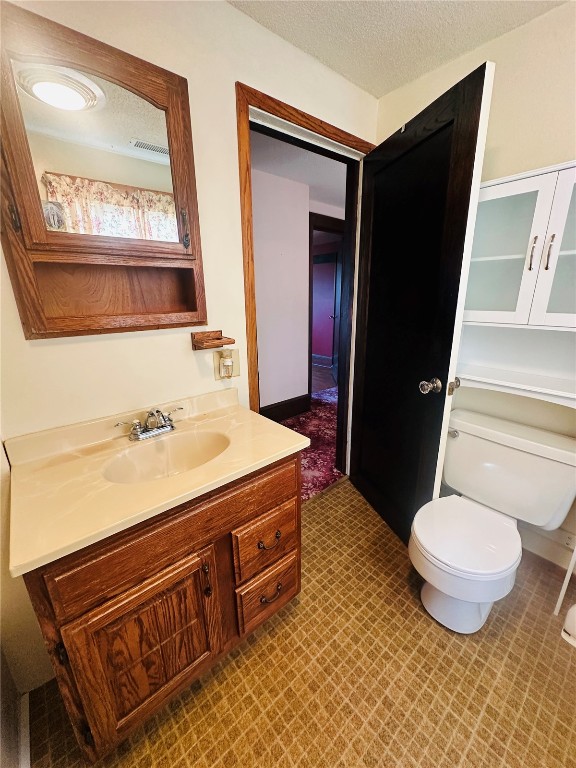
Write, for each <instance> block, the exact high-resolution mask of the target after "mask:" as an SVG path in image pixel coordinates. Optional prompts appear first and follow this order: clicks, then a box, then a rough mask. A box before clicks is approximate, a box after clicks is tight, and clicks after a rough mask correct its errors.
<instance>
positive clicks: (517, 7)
mask: <svg viewBox="0 0 576 768" xmlns="http://www.w3.org/2000/svg"><path fill="white" fill-rule="evenodd" d="M228 1H229V2H230V4H231V5H233V6H235V7H236V8H238V10H240V11H242V12H243V13H245V14H247V15H248V16H250V17H251V18H253V19H254V20H255V21H257V22H258V23H259V24H262V26H264V27H266V28H267V29H269V30H271V31H272V32H275V33H276V34H277V35H279V36H280V37H282V38H284V39H285V40H287V41H288V42H290V43H292V44H293V45H295V46H296V47H297V48H300V49H301V50H303V51H305V52H306V53H309V54H310V55H311V56H314V57H315V58H316V59H318V60H319V61H321V62H322V63H323V64H325V65H326V66H327V67H330V69H333V70H334V71H335V72H339V73H340V74H341V75H343V76H344V77H345V78H346V79H347V80H350V81H351V82H353V83H355V84H356V85H358V86H360V88H362V89H364V90H365V91H368V93H371V94H372V95H373V96H376V97H378V98H379V97H380V96H383V95H384V94H386V93H389V92H390V91H393V90H394V89H395V88H399V87H400V86H401V85H404V84H405V83H408V82H410V81H412V80H415V79H416V78H418V77H420V76H421V75H423V74H424V73H426V72H429V71H430V70H433V69H436V68H437V67H440V66H442V64H445V63H446V62H448V61H451V60H452V59H455V58H457V57H458V56H460V55H462V54H463V53H466V52H467V51H471V50H473V49H474V48H478V46H480V45H482V44H483V43H485V42H488V41H489V40H492V39H494V38H495V37H499V36H500V35H503V34H505V33H506V32H509V31H510V30H512V29H515V28H516V27H519V26H521V25H522V24H526V23H527V22H528V21H530V20H531V19H533V18H535V17H536V16H540V15H541V14H543V13H546V12H547V11H550V10H552V8H554V7H556V6H558V5H563V2H554V0H545V1H542V0H428V1H425V0H370V1H368V2H366V1H365V0H266V2H262V0H228Z"/></svg>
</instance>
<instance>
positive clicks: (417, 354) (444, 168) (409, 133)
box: [350, 64, 493, 541]
mask: <svg viewBox="0 0 576 768" xmlns="http://www.w3.org/2000/svg"><path fill="white" fill-rule="evenodd" d="M492 71H493V65H489V64H485V65H483V66H482V67H480V68H479V69H477V70H475V71H474V72H473V73H472V74H470V75H469V76H468V77H466V78H465V79H464V80H462V81H461V82H460V83H458V84H457V85H455V86H454V87H453V88H451V89H450V90H449V91H447V92H446V93H444V94H443V95H442V96H440V98H438V99H437V100H436V101H434V103H433V104H431V105H430V106H428V107H427V108H426V109H425V110H424V111H423V112H421V113H420V114H419V115H418V116H417V117H415V118H414V119H413V120H411V121H410V122H409V123H408V124H406V126H404V127H403V128H402V129H401V130H400V131H398V132H397V133H395V134H394V135H393V136H391V137H390V138H389V139H387V140H386V141H385V142H384V143H383V144H381V145H380V146H379V147H377V148H376V149H375V150H373V151H372V152H371V153H370V154H369V155H367V156H366V158H365V160H364V171H363V182H362V214H361V215H362V222H361V232H360V268H359V294H358V321H357V330H356V363H355V368H354V408H353V415H352V440H351V467H350V469H351V472H350V475H351V479H352V482H353V483H354V484H355V485H356V486H357V488H358V489H359V490H360V491H361V492H362V493H363V494H364V496H365V497H366V498H367V499H368V501H369V502H370V503H371V504H372V505H373V506H374V507H375V509H376V510H377V511H378V512H379V514H380V515H381V516H382V517H383V518H384V519H385V520H386V522H387V523H388V524H389V525H390V527H391V528H392V529H393V530H394V531H395V532H396V533H397V534H398V535H399V536H400V537H401V538H402V539H403V540H404V541H407V540H408V538H409V535H410V528H411V524H412V519H413V517H414V515H415V513H416V511H417V510H418V508H419V507H420V506H421V505H422V504H424V503H425V502H426V501H429V500H430V499H431V498H432V497H433V494H434V492H435V490H436V491H437V489H438V486H439V472H441V464H442V459H443V455H442V454H443V444H444V440H445V432H446V430H447V415H448V410H449V407H448V406H449V404H448V403H447V402H446V392H447V385H448V381H449V377H450V376H451V375H453V373H454V369H455V364H456V359H455V358H456V353H457V349H456V347H457V341H458V339H459V333H458V332H457V333H456V337H457V338H456V339H455V325H456V326H457V327H458V326H459V319H461V316H462V310H463V306H462V305H463V297H462V298H461V300H460V301H459V286H460V277H461V272H462V274H463V276H464V277H465V276H466V274H467V268H468V260H469V250H470V247H471V236H472V232H473V225H474V218H475V208H476V200H477V195H478V186H479V181H480V168H481V165H482V153H483V147H484V133H485V129H486V122H487V102H488V97H484V96H483V94H484V91H485V87H486V92H487V93H489V90H490V85H491V80H492ZM463 256H465V258H464V261H463ZM464 285H465V283H464ZM455 341H456V344H455V343H454V342H455ZM433 377H436V378H438V379H440V381H441V382H442V390H441V392H440V393H435V392H430V393H428V394H426V395H424V394H422V393H421V391H420V389H419V384H420V382H421V381H429V380H430V379H432V378H433Z"/></svg>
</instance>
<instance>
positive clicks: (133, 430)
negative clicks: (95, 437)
mask: <svg viewBox="0 0 576 768" xmlns="http://www.w3.org/2000/svg"><path fill="white" fill-rule="evenodd" d="M125 424H126V425H129V426H130V437H138V435H139V434H140V433H141V432H142V422H141V421H140V419H134V421H119V422H118V423H117V424H114V426H115V427H122V426H124V425H125Z"/></svg>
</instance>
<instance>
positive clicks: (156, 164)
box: [2, 3, 207, 338]
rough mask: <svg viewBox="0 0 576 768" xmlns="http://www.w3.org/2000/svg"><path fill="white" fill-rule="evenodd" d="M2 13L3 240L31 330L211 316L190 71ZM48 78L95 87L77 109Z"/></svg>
mask: <svg viewBox="0 0 576 768" xmlns="http://www.w3.org/2000/svg"><path fill="white" fill-rule="evenodd" d="M2 22H3V52H2V96H3V99H2V134H3V138H4V146H3V156H2V246H3V250H4V253H5V256H6V260H7V264H8V270H9V273H10V278H11V281H12V285H13V289H14V294H15V297H16V302H17V305H18V310H19V312H20V318H21V321H22V326H23V329H24V334H25V336H26V338H43V337H52V336H65V335H66V336H70V335H76V334H87V333H107V332H111V331H122V330H141V329H145V328H161V327H174V326H189V325H205V324H206V321H207V318H206V301H205V294H204V279H203V272H202V258H201V248H200V234H199V226H198V213H197V202H196V186H195V176H194V161H193V154H192V131H191V126H190V112H189V103H188V88H187V83H186V80H185V79H184V78H182V77H180V76H179V75H176V74H174V73H172V72H168V71H166V70H164V69H161V68H159V67H157V66H155V65H153V64H150V63H148V62H145V61H142V60H141V59H138V58H136V57H134V56H131V55H129V54H127V53H124V52H123V51H119V50H117V49H115V48H112V47H111V46H108V45H106V44H104V43H101V42H99V41H97V40H93V39H92V38H89V37H87V36H85V35H82V34H80V33H77V32H74V31H72V30H70V29H67V28H66V27H63V26H61V25H59V24H56V23H54V22H51V21H49V20H47V19H45V18H43V17H41V16H37V15H35V14H32V13H29V12H28V11H24V10H22V9H21V8H18V7H15V6H13V5H10V4H9V3H3V4H2ZM44 78H47V79H48V80H50V82H56V83H60V84H64V85H66V86H69V87H71V88H72V90H73V91H74V92H76V91H78V94H79V98H82V99H84V102H85V106H84V107H83V108H82V109H79V110H78V111H76V112H74V113H73V118H74V119H73V120H72V121H70V119H69V114H70V113H69V112H64V110H63V109H57V108H56V107H55V106H54V105H48V104H47V103H44V102H43V101H42V100H41V97H39V96H38V94H37V90H35V86H36V85H37V84H38V82H40V81H42V80H43V79H44ZM94 115H96V117H94ZM96 126H98V130H97V131H96V130H95V128H96Z"/></svg>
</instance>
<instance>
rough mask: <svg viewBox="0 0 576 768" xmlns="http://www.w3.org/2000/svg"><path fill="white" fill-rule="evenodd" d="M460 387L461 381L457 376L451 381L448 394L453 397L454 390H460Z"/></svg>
mask: <svg viewBox="0 0 576 768" xmlns="http://www.w3.org/2000/svg"><path fill="white" fill-rule="evenodd" d="M459 386H460V379H459V378H458V376H456V377H455V378H454V381H451V382H449V384H448V394H449V395H453V394H454V390H456V389H458V387H459Z"/></svg>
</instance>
